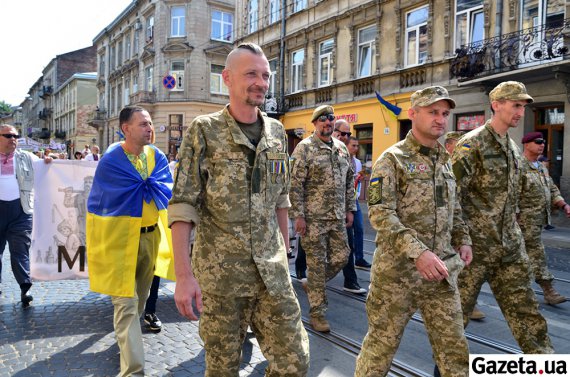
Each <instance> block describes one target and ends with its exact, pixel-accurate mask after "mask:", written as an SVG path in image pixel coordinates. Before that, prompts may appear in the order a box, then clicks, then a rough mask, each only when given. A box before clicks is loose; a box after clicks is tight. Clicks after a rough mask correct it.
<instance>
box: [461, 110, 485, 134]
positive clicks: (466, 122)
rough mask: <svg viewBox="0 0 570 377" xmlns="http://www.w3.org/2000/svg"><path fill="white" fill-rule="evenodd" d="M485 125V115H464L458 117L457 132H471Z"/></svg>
mask: <svg viewBox="0 0 570 377" xmlns="http://www.w3.org/2000/svg"><path fill="white" fill-rule="evenodd" d="M484 124H485V114H483V113H480V114H462V115H458V116H457V131H470V130H473V129H475V128H477V127H479V126H482V125H484Z"/></svg>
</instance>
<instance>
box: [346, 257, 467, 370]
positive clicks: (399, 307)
mask: <svg viewBox="0 0 570 377" xmlns="http://www.w3.org/2000/svg"><path fill="white" fill-rule="evenodd" d="M377 259H378V254H377V255H375V256H374V266H373V267H372V268H373V270H374V271H373V274H374V275H376V276H374V277H373V278H372V283H371V285H370V292H369V293H368V298H367V300H366V313H367V315H368V333H367V334H366V337H365V338H364V341H363V343H362V349H361V351H360V354H359V355H358V359H357V360H356V372H355V377H371V376H374V377H379V376H385V375H387V374H388V371H389V370H390V365H391V364H392V360H393V358H394V354H395V353H396V351H397V349H398V346H399V344H400V341H401V338H402V335H403V333H404V329H405V327H406V324H407V323H408V322H409V321H410V319H411V317H412V315H413V314H414V313H415V312H416V310H417V309H419V310H420V312H421V314H422V318H423V320H424V324H425V327H426V330H427V333H428V336H429V341H430V343H431V346H432V349H433V352H434V356H435V360H436V363H437V365H438V366H439V370H440V373H441V375H442V376H444V377H451V376H453V377H455V376H456V377H466V376H467V375H468V374H469V347H468V344H467V340H466V339H465V334H464V330H463V321H462V313H461V306H460V298H459V291H458V289H457V287H452V286H451V285H450V284H449V283H448V282H447V281H446V280H444V281H442V282H428V281H425V280H423V279H422V278H421V276H420V275H419V273H418V272H417V271H416V269H415V265H413V263H412V262H411V265H412V266H409V267H407V268H406V267H404V268H400V267H401V266H399V265H394V267H397V268H391V269H390V270H384V269H381V268H378V269H376V264H377Z"/></svg>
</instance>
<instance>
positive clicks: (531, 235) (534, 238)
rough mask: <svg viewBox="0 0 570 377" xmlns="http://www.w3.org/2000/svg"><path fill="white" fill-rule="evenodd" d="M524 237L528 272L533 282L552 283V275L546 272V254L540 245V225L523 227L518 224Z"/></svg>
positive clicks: (541, 244) (542, 245)
mask: <svg viewBox="0 0 570 377" xmlns="http://www.w3.org/2000/svg"><path fill="white" fill-rule="evenodd" d="M520 226H521V230H522V232H523V236H524V243H525V249H526V253H527V255H528V259H529V261H530V270H531V272H532V274H533V275H534V280H535V281H536V282H539V281H541V280H546V281H552V280H554V275H552V273H551V272H550V271H549V270H548V266H547V265H546V253H545V251H544V244H543V243H542V225H524V224H520Z"/></svg>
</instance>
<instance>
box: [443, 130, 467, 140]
mask: <svg viewBox="0 0 570 377" xmlns="http://www.w3.org/2000/svg"><path fill="white" fill-rule="evenodd" d="M461 136H463V132H461V131H450V132H448V133H446V134H445V140H458V139H459V138H460V137H461Z"/></svg>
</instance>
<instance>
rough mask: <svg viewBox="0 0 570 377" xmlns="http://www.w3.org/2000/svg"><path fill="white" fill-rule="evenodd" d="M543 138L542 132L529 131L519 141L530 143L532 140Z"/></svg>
mask: <svg viewBox="0 0 570 377" xmlns="http://www.w3.org/2000/svg"><path fill="white" fill-rule="evenodd" d="M543 138H544V136H543V135H542V132H529V133H527V134H526V135H524V136H523V138H522V140H521V143H523V144H526V143H530V142H531V141H533V140H536V139H543Z"/></svg>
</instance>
